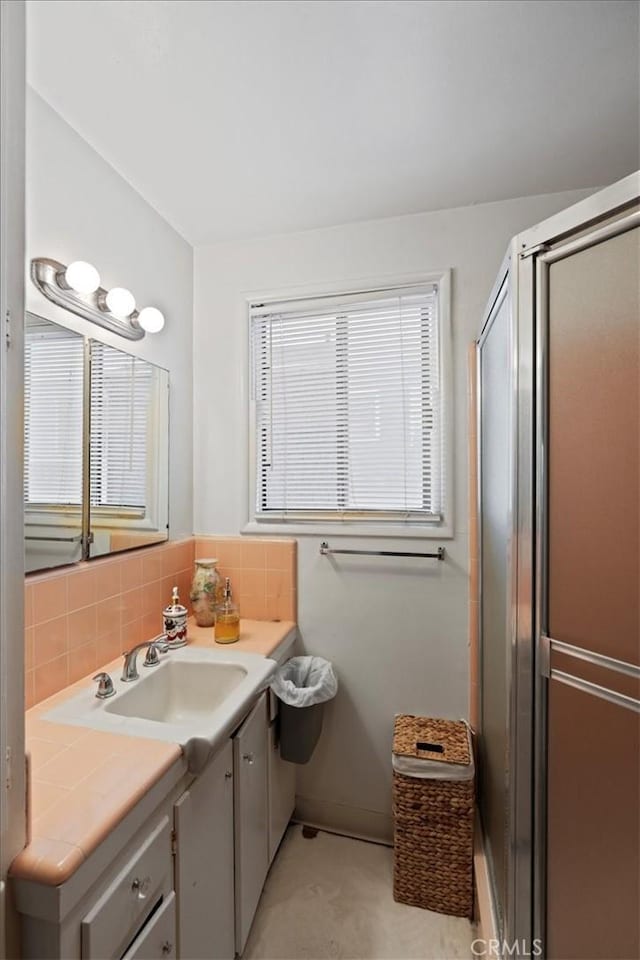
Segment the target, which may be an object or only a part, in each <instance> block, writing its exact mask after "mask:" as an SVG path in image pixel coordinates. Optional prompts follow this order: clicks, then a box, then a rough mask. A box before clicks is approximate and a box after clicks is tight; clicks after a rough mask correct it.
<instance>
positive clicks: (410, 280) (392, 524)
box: [242, 269, 455, 540]
mask: <svg viewBox="0 0 640 960" xmlns="http://www.w3.org/2000/svg"><path fill="white" fill-rule="evenodd" d="M429 284H434V285H436V286H437V288H438V325H439V343H440V357H439V360H440V382H441V401H442V430H443V436H444V444H443V446H444V451H443V463H442V468H443V481H442V483H443V485H442V492H443V504H444V510H443V515H442V518H441V520H439V521H424V520H423V521H419V522H416V521H414V520H406V521H399V520H397V519H392V520H386V521H385V520H376V519H375V518H373V517H364V518H363V519H362V520H355V519H348V520H340V519H338V518H337V517H336V516H335V514H333V513H332V512H330V511H328V512H327V514H326V516H325V517H322V516H320V517H315V518H313V519H309V520H306V519H300V518H299V517H298V518H296V517H292V518H291V519H289V520H288V519H286V518H283V517H282V516H279V517H277V518H274V519H273V520H272V519H270V518H268V517H265V516H264V515H257V513H256V494H257V462H256V410H255V402H254V401H253V399H252V397H251V376H250V375H248V376H247V391H246V392H247V403H248V411H249V416H248V466H249V476H248V488H249V489H248V494H249V503H248V517H249V521H248V523H246V524H245V526H244V527H243V529H242V532H243V533H246V534H252V535H254V536H255V535H256V534H263V535H269V534H274V535H278V534H284V535H288V536H291V535H305V534H308V535H312V536H313V535H315V536H318V535H320V534H322V535H323V536H325V535H326V536H345V537H387V538H420V539H426V540H427V539H451V538H452V537H453V536H454V494H455V490H454V479H453V478H454V473H453V463H454V445H455V436H454V415H453V414H454V411H453V363H452V337H451V270H449V269H447V270H440V271H434V272H429V273H420V274H410V275H403V276H402V275H401V276H398V275H395V276H393V277H386V276H385V277H379V278H377V279H375V280H371V279H369V280H361V281H352V282H344V283H335V284H315V285H311V284H308V285H305V286H303V287H295V288H289V289H287V290H277V291H276V290H269V291H265V292H260V291H258V292H255V293H252V294H250V295H246V296H245V305H244V306H245V320H246V323H245V329H246V337H247V351H246V356H247V372H248V374H250V366H251V308H252V306H253V305H257V304H268V303H277V302H282V301H283V300H292V301H293V300H303V299H307V298H309V299H313V298H321V297H325V296H326V297H335V296H345V297H348V296H359V295H361V296H363V297H367V296H372V297H374V296H376V295H377V294H381V293H393V292H394V291H395V290H405V289H410V288H411V287H416V288H419V287H424V286H426V285H429Z"/></svg>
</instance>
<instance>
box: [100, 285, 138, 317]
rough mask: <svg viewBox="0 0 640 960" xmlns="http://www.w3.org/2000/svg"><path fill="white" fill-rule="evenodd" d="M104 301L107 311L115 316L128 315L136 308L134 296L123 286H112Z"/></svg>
mask: <svg viewBox="0 0 640 960" xmlns="http://www.w3.org/2000/svg"><path fill="white" fill-rule="evenodd" d="M105 302H106V304H107V309H108V310H109V312H110V313H113V314H114V315H115V316H116V317H123V318H124V317H130V316H131V314H132V313H133V311H134V310H135V308H136V298H135V297H134V295H133V294H132V293H131V291H130V290H127V289H126V288H125V287H112V288H111V290H109V292H108V293H107V296H106V298H105Z"/></svg>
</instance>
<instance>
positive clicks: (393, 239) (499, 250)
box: [194, 191, 585, 837]
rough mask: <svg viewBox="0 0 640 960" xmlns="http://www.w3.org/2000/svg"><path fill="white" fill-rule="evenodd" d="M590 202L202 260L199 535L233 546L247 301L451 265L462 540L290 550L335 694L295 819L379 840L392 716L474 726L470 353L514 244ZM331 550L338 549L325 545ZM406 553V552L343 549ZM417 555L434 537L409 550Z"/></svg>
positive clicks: (243, 434)
mask: <svg viewBox="0 0 640 960" xmlns="http://www.w3.org/2000/svg"><path fill="white" fill-rule="evenodd" d="M584 195H585V191H580V192H572V193H565V194H554V195H550V196H540V197H529V198H525V199H519V200H511V201H506V202H500V203H492V204H486V205H480V206H475V207H466V208H459V209H453V210H442V211H438V212H435V213H428V214H420V215H417V216H408V217H399V218H395V219H388V220H379V221H373V222H367V223H359V224H351V225H347V226H341V227H335V228H331V229H327V230H315V231H310V232H307V233H298V234H290V235H283V236H273V237H267V238H263V239H257V240H254V241H247V242H242V243H229V244H218V245H216V246H210V247H203V248H199V249H197V250H196V251H195V301H194V389H195V394H194V398H195V420H194V435H195V449H194V456H195V474H194V475H195V494H194V526H195V530H196V532H197V533H203V534H204V533H223V534H237V533H238V531H239V529H241V528H242V526H243V524H245V523H246V521H247V519H248V496H247V474H248V454H247V451H248V443H247V396H248V389H247V374H248V357H247V318H246V313H245V310H246V308H245V304H244V297H245V296H246V295H247V294H250V293H252V292H267V291H269V290H270V289H271V290H274V291H275V290H278V291H280V290H282V289H283V288H291V289H294V288H295V287H296V286H300V287H308V286H311V287H313V286H314V285H318V286H320V285H325V284H334V283H344V285H345V286H349V285H351V284H353V283H354V282H355V283H358V281H360V280H363V279H364V280H370V279H373V278H375V279H377V280H378V281H382V280H384V278H385V277H388V278H397V277H398V276H401V275H403V274H407V273H417V272H420V271H431V270H439V269H441V268H447V267H451V268H453V299H452V327H453V351H454V381H455V383H454V395H455V508H456V532H455V537H454V538H453V539H452V540H449V541H446V548H447V560H446V562H445V563H438V562H437V561H426V560H423V561H411V560H406V559H405V560H393V561H389V562H387V561H384V560H381V559H378V560H376V559H366V558H363V559H362V560H358V559H349V560H347V559H345V560H343V561H341V562H340V563H336V564H335V565H334V564H333V563H332V562H331V561H330V560H328V559H325V558H321V557H319V555H318V547H319V543H320V540H321V539H322V531H321V530H320V531H319V533H318V536H305V537H301V538H300V539H299V623H300V631H301V634H302V638H303V645H304V648H305V650H307V651H309V652H313V653H315V654H319V655H322V656H325V657H328V658H329V659H331V660H332V661H333V662H334V664H335V666H336V669H337V672H338V676H339V679H340V684H341V686H340V692H339V694H338V697H337V699H336V701H335V702H334V704H333V705H332V707H331V709H330V710H328V713H327V717H326V721H325V729H324V733H323V737H322V739H321V742H320V744H319V746H318V748H317V750H316V753H315V755H314V757H313V759H312V761H311V762H310V763H309V764H308V766H306V767H302V768H300V772H299V777H298V795H299V802H298V807H299V810H300V811H301V812H302V813H303V814H304V815H305V816H306V817H308V818H309V819H312V820H315V821H316V822H319V823H321V824H325V825H330V826H334V827H336V828H340V827H342V828H346V829H351V830H355V831H359V832H362V833H364V834H370V835H375V836H379V837H388V836H389V830H390V819H389V813H390V783H391V774H390V755H391V735H392V728H393V715H394V713H396V712H408V713H411V712H418V713H426V714H431V715H435V716H444V717H453V718H459V717H466V716H467V715H468V686H469V684H468V651H467V598H468V563H467V518H466V489H467V452H466V451H467V430H466V386H467V384H466V351H467V344H468V343H469V341H470V340H472V339H473V338H474V336H475V334H476V332H477V329H478V323H479V321H480V318H481V314H482V312H483V309H484V306H485V303H486V299H487V297H488V295H489V292H490V289H491V286H492V283H493V280H494V278H495V274H496V272H497V270H498V267H499V265H500V262H501V259H502V256H503V255H504V252H505V249H506V245H507V242H508V240H509V238H510V237H511V236H512V235H513V234H515V233H517V232H518V231H520V230H521V229H523V228H525V227H527V226H530V225H532V224H534V223H536V222H537V221H538V220H541V219H543V218H544V217H547V216H549V215H550V214H552V213H554V212H556V211H557V210H560V209H562V208H563V207H566V206H568V205H569V204H571V203H573V202H575V201H576V200H577V199H580V198H581V197H582V196H584ZM332 539H333V540H334V541H335V537H333V538H332ZM365 543H366V545H368V546H372V547H374V548H375V547H376V545H377V546H379V547H382V546H386V547H387V548H390V549H394V548H399V549H402V547H403V546H405V547H406V541H405V542H404V543H403V541H400V540H394V541H389V540H387V541H384V542H381V541H376V540H374V541H371V540H368V541H363V540H362V539H360V540H349V541H347V542H346V543H344V545H348V546H364V545H365ZM410 544H411V547H410V548H413V549H416V548H420V547H421V546H422V547H424V548H428V547H432V546H434V541H420V540H418V541H415V540H413V541H410Z"/></svg>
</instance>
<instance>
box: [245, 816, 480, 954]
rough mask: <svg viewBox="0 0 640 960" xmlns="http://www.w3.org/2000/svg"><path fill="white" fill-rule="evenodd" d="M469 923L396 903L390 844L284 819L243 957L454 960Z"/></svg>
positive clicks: (463, 948)
mask: <svg viewBox="0 0 640 960" xmlns="http://www.w3.org/2000/svg"><path fill="white" fill-rule="evenodd" d="M472 939H473V933H472V927H471V924H470V923H469V922H468V921H467V920H464V919H460V918H458V917H447V916H443V915H442V914H439V913H431V912H430V911H427V910H419V909H417V908H416V907H408V906H405V905H404V904H400V903H395V901H394V899H393V895H392V851H391V850H390V849H389V848H388V847H383V846H379V845H378V844H374V843H364V842H363V841H361V840H351V839H348V838H346V837H338V836H335V835H333V834H330V833H322V832H321V833H318V835H317V836H316V837H314V838H313V839H305V838H304V837H303V836H302V828H301V827H300V826H291V827H289V830H288V832H287V834H286V836H285V838H284V841H283V843H282V846H281V847H280V850H279V852H278V854H277V856H276V859H275V861H274V863H273V866H272V868H271V872H270V874H269V876H268V878H267V883H266V886H265V889H264V892H263V894H262V899H261V900H260V904H259V906H258V911H257V913H256V917H255V920H254V923H253V928H252V930H251V934H250V936H249V941H248V943H247V946H246V949H245V952H244V955H243V956H244V960H324V958H329V957H331V958H334V957H336V958H341V960H378V958H380V960H383V958H384V960H405V958H407V960H409V958H411V960H458V958H465V960H468V958H469V957H470V956H471V941H472Z"/></svg>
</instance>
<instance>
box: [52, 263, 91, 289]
mask: <svg viewBox="0 0 640 960" xmlns="http://www.w3.org/2000/svg"><path fill="white" fill-rule="evenodd" d="M57 279H58V282H59V283H61V285H65V286H66V287H67V289H68V290H75V291H76V293H95V292H96V290H97V289H98V287H99V286H100V274H99V273H98V271H97V270H96V268H95V267H94V266H93V264H92V263H85V261H84V260H74V261H73V263H70V264H69V266H68V267H67V269H66V270H65V271H64V273H62V274H59V275H58V278H57Z"/></svg>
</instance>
